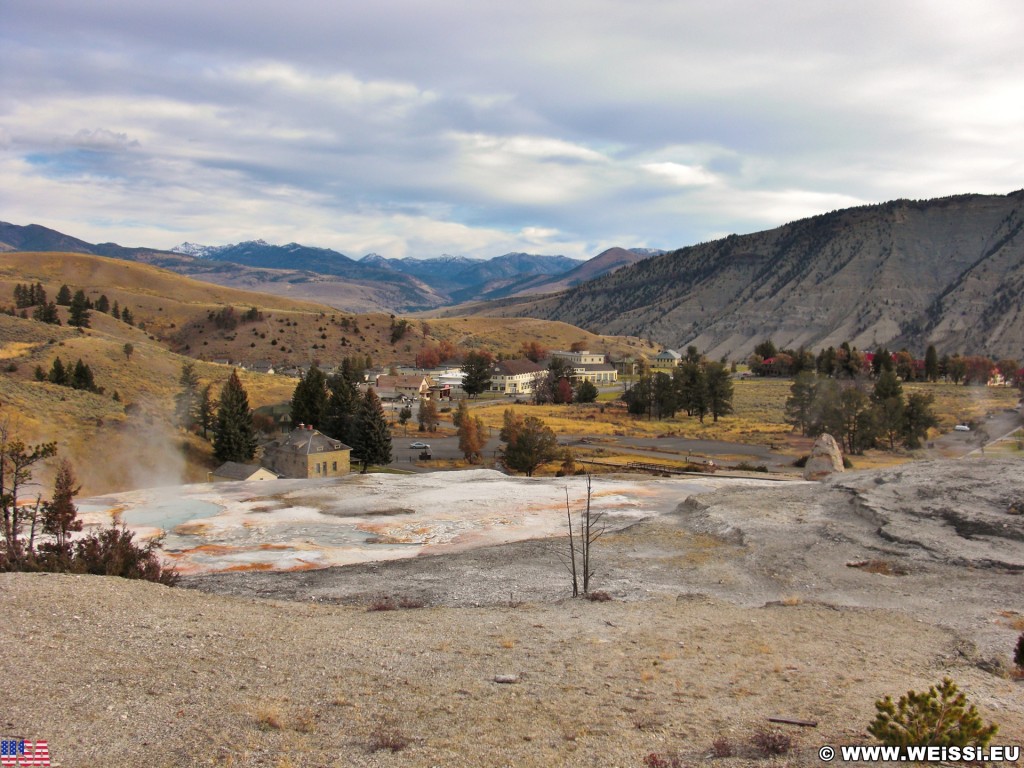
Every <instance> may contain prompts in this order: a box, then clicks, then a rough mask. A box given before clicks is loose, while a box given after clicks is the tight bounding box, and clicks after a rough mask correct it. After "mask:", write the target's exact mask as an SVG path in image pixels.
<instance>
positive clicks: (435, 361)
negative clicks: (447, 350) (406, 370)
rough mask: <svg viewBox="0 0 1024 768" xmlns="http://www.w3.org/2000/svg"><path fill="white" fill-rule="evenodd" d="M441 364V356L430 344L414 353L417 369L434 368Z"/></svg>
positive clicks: (435, 347)
mask: <svg viewBox="0 0 1024 768" xmlns="http://www.w3.org/2000/svg"><path fill="white" fill-rule="evenodd" d="M440 364H441V354H440V352H439V351H438V348H437V346H435V345H433V344H431V345H429V346H425V347H423V348H422V349H421V350H420V351H419V352H417V353H416V367H417V368H436V367H437V366H439V365H440Z"/></svg>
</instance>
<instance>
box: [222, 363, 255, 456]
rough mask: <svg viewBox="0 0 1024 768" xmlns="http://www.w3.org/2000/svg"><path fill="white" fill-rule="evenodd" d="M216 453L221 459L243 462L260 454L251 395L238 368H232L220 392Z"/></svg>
mask: <svg viewBox="0 0 1024 768" xmlns="http://www.w3.org/2000/svg"><path fill="white" fill-rule="evenodd" d="M213 455H214V456H215V457H216V458H217V460H218V461H238V462H243V463H244V462H247V461H249V460H250V459H252V457H253V456H255V455H256V429H255V427H254V426H253V423H252V411H251V410H250V409H249V395H248V394H247V393H246V391H245V387H243V386H242V382H241V380H240V379H239V378H238V371H236V370H233V371H231V376H230V377H229V378H228V380H227V383H226V384H224V388H223V389H222V390H221V393H220V407H219V408H218V409H217V423H216V424H215V425H214V430H213Z"/></svg>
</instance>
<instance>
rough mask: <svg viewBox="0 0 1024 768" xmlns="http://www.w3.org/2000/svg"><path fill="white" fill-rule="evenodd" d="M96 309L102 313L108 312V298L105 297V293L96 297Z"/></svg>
mask: <svg viewBox="0 0 1024 768" xmlns="http://www.w3.org/2000/svg"><path fill="white" fill-rule="evenodd" d="M96 311H97V312H102V313H103V314H107V313H109V312H110V299H108V298H107V294H105V293H103V294H100V297H99V298H98V299H96Z"/></svg>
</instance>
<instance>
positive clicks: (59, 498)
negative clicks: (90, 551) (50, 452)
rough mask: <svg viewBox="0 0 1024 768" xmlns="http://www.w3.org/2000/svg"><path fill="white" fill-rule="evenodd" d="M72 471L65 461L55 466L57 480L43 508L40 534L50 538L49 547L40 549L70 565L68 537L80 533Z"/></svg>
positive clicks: (69, 540)
mask: <svg viewBox="0 0 1024 768" xmlns="http://www.w3.org/2000/svg"><path fill="white" fill-rule="evenodd" d="M77 483H78V480H77V479H76V478H75V472H74V469H72V467H71V463H70V462H69V461H68V460H67V459H61V461H60V463H59V464H58V465H57V476H56V478H55V479H54V482H53V499H52V500H51V501H49V502H48V503H46V504H45V505H44V506H43V533H46V534H49V535H51V536H53V538H54V540H53V544H52V545H49V546H46V545H44V546H43V547H40V549H42V550H43V551H47V550H49V551H50V552H52V553H53V554H54V555H55V556H56V557H57V559H58V560H62V561H67V562H70V559H71V536H70V535H71V533H73V532H77V531H80V530H82V521H81V520H79V519H78V507H77V506H75V496H76V495H77V494H78V492H79V491H80V490H81V486H79V485H77Z"/></svg>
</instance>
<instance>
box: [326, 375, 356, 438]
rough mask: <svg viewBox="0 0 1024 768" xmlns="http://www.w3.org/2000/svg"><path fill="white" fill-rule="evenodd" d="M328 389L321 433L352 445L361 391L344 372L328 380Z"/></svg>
mask: <svg viewBox="0 0 1024 768" xmlns="http://www.w3.org/2000/svg"><path fill="white" fill-rule="evenodd" d="M347 359H348V358H346V360H347ZM327 388H328V390H329V395H328V398H327V409H326V411H325V412H324V418H323V423H322V426H321V429H320V431H321V432H323V433H324V434H325V435H327V436H328V437H333V438H334V439H335V440H341V442H343V443H346V444H347V445H352V443H353V442H354V440H355V438H354V437H353V433H354V431H355V420H356V415H357V414H358V412H359V407H360V404H361V400H362V398H361V397H360V395H359V390H358V389H356V387H355V384H354V383H353V382H352V381H351V380H350V379H348V378H347V377H346V376H345V374H344V372H343V373H341V374H335V375H333V376H331V377H330V378H329V379H328V380H327Z"/></svg>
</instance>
